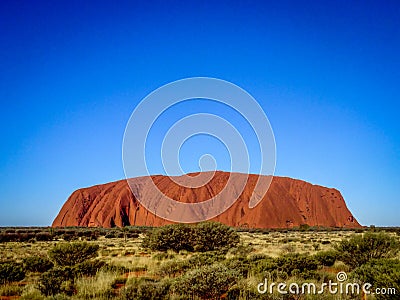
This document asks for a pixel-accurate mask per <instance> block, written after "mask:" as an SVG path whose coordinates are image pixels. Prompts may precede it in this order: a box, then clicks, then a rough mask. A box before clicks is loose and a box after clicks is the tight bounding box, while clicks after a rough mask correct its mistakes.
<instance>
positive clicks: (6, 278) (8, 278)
mask: <svg viewBox="0 0 400 300" xmlns="http://www.w3.org/2000/svg"><path fill="white" fill-rule="evenodd" d="M24 278H25V270H24V268H23V265H22V264H20V263H17V262H13V261H10V262H1V263H0V283H2V284H4V283H7V282H14V281H20V280H22V279H24Z"/></svg>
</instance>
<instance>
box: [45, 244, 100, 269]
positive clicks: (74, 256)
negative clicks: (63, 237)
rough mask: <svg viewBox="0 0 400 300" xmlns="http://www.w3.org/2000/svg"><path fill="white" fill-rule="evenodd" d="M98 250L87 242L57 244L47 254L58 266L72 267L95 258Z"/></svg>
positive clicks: (97, 247) (96, 246)
mask: <svg viewBox="0 0 400 300" xmlns="http://www.w3.org/2000/svg"><path fill="white" fill-rule="evenodd" d="M98 250H99V246H98V245H94V244H89V243H87V242H76V243H59V244H57V245H56V246H54V247H53V248H52V249H50V250H49V253H48V254H49V257H50V259H51V260H53V261H54V262H55V263H56V264H57V265H59V266H73V265H75V264H79V263H82V262H84V261H85V260H88V259H91V258H94V257H96V256H97V251H98Z"/></svg>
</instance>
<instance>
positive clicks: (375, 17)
mask: <svg viewBox="0 0 400 300" xmlns="http://www.w3.org/2000/svg"><path fill="white" fill-rule="evenodd" d="M81 2H82V1H35V2H33V1H1V3H0V43H1V44H0V70H1V71H0V101H1V110H0V116H1V118H0V130H1V137H2V139H1V144H0V226H9V225H15V226H16V225H21V226H28V225H43V226H45V225H50V224H51V222H52V220H53V219H54V217H55V216H56V214H57V213H58V211H59V209H60V208H61V206H62V204H63V203H64V202H65V200H66V199H67V197H68V196H69V194H71V193H72V192H73V191H74V190H75V189H77V188H80V187H85V186H90V185H94V184H99V183H104V182H109V181H113V180H118V179H122V178H123V177H124V173H123V168H122V161H121V145H122V137H123V133H124V129H125V125H126V123H127V121H128V119H129V116H130V114H131V113H132V111H133V109H134V108H135V106H136V105H137V104H138V103H139V102H140V100H141V99H143V98H144V97H145V96H146V95H147V94H148V93H150V92H151V91H153V90H154V89H156V88H158V87H160V86H162V85H164V84H166V83H168V82H171V81H174V80H178V79H182V78H186V77H193V76H209V77H216V78H221V79H224V80H227V81H230V82H232V83H235V84H237V85H239V86H240V87H242V88H244V89H245V90H247V91H248V92H249V93H250V94H251V95H252V96H253V97H254V98H255V99H257V101H258V102H259V103H260V105H261V106H262V108H263V109H264V111H265V112H266V114H267V116H268V118H269V120H270V122H271V125H272V128H273V130H274V134H275V139H276V147H277V162H276V173H275V174H276V175H281V176H289V177H294V178H300V179H303V180H307V181H310V182H312V183H315V184H320V185H326V186H329V187H335V188H337V189H339V190H340V191H341V192H342V194H343V196H344V197H345V199H346V202H347V205H348V206H349V208H350V210H351V211H352V212H353V214H354V215H355V216H356V218H357V219H358V220H359V221H360V222H361V223H362V224H364V225H370V224H375V225H381V226H399V225H400V224H399V218H398V212H399V211H400V204H399V196H398V191H399V186H400V175H399V170H400V163H399V162H400V135H399V127H400V126H399V121H398V119H399V118H398V114H399V108H400V105H399V100H400V91H399V86H400V85H399V84H400V56H399V53H400V19H399V17H398V16H399V14H400V4H399V3H398V2H397V1H270V2H268V1H259V2H256V1H254V2H251V3H248V2H245V1H243V2H239V1H224V2H219V1H217V2H215V1H203V2H200V1H199V2H194V1H193V2H191V1H182V2H174V1H172V2H169V1H160V2H154V1H143V3H142V2H134V1H126V2H124V1H121V2H118V4H115V3H114V2H111V1H104V2H103V1H92V2H91V1H84V3H81ZM167 2H168V3H167ZM207 109H210V108H207ZM203 138H204V137H199V140H198V141H197V143H196V141H195V140H193V141H192V146H190V145H187V147H189V148H188V149H186V150H184V149H183V151H182V155H183V157H182V159H183V160H185V159H186V160H187V156H185V153H192V152H191V151H190V149H191V148H190V147H192V149H201V148H198V147H197V145H204V141H203V140H202V139H203ZM209 145H210V147H211V148H215V149H214V150H215V152H216V157H219V156H224V155H223V154H224V153H225V152H224V151H225V149H223V147H221V145H219V144H218V143H214V142H212V141H210V142H209ZM205 150H208V149H205ZM200 152H201V151H200ZM155 159H156V158H155ZM221 159H222V162H221V163H220V164H219V166H221V168H222V169H224V168H225V167H224V166H225V165H224V162H223V159H224V158H223V157H222V158H221ZM192 163H193V165H192ZM196 166H197V161H195V163H194V162H192V161H191V160H189V162H188V164H187V165H186V166H185V170H187V171H191V170H192V169H195V167H196ZM154 172H157V169H156V168H155V169H154Z"/></svg>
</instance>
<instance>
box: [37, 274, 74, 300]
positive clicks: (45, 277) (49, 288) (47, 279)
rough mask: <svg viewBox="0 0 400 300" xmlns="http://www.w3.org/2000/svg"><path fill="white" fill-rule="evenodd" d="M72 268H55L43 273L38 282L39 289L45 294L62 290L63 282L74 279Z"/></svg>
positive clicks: (57, 292)
mask: <svg viewBox="0 0 400 300" xmlns="http://www.w3.org/2000/svg"><path fill="white" fill-rule="evenodd" d="M73 277H74V276H73V270H72V269H71V268H54V269H51V270H49V271H47V272H45V273H43V274H42V275H41V276H40V278H39V282H38V289H39V291H40V292H41V293H42V294H43V295H45V296H52V295H56V294H59V293H61V292H62V283H63V282H64V281H68V280H73Z"/></svg>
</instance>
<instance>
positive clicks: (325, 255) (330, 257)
mask: <svg viewBox="0 0 400 300" xmlns="http://www.w3.org/2000/svg"><path fill="white" fill-rule="evenodd" d="M337 256H338V253H337V252H336V251H320V252H318V253H317V254H315V255H314V257H315V259H316V260H317V262H318V263H319V264H320V265H322V266H327V267H331V266H333V264H334V263H335V261H336V258H337Z"/></svg>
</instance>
